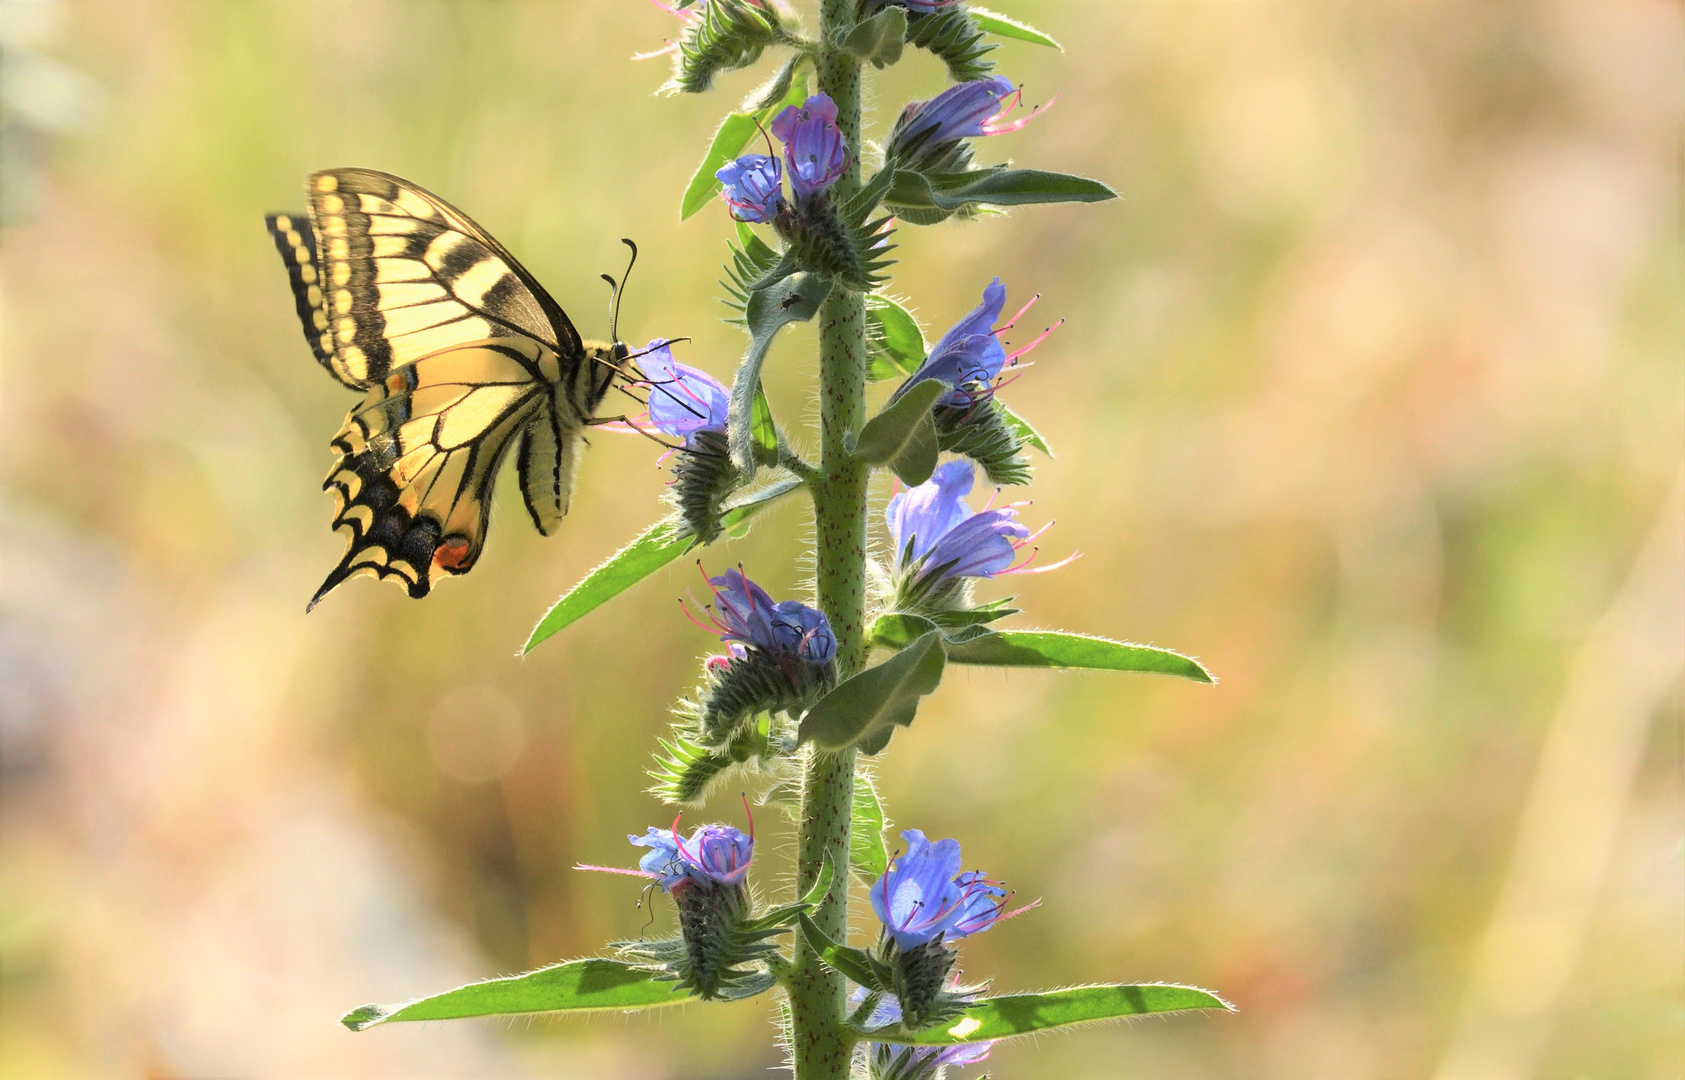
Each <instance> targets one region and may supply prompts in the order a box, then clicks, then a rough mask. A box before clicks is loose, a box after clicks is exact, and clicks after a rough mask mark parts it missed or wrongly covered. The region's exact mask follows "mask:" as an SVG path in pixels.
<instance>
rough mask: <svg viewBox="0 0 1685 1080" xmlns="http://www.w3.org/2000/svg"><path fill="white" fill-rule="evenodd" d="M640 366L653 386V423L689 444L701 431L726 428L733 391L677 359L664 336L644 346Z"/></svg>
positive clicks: (662, 430)
mask: <svg viewBox="0 0 1685 1080" xmlns="http://www.w3.org/2000/svg"><path fill="white" fill-rule="evenodd" d="M638 367H639V368H640V369H641V370H642V372H643V373H644V376H645V378H644V380H643V384H644V385H645V386H646V387H647V388H648V390H649V422H650V426H651V427H653V428H655V429H656V430H657V431H659V432H661V433H662V434H664V435H671V436H673V437H675V438H679V439H684V440H685V442H686V444H687V445H689V444H690V443H691V442H692V441H693V439H692V436H694V435H695V434H696V433H697V432H699V431H722V432H723V431H724V430H725V426H726V419H727V417H728V416H729V415H730V412H731V391H730V390H728V389H726V387H725V386H724V385H723V384H722V383H721V382H720V381H719V380H718V379H716V378H714V377H713V376H712V375H710V374H708V373H707V372H706V371H703V370H701V369H700V368H694V367H691V366H690V365H689V364H681V363H680V362H679V361H677V360H674V359H673V350H672V348H671V347H670V346H669V345H668V344H667V343H666V342H665V341H663V340H661V339H660V338H657V339H656V340H654V341H652V342H650V343H649V345H648V346H647V347H646V348H645V349H644V350H643V355H642V357H640V359H639V363H638Z"/></svg>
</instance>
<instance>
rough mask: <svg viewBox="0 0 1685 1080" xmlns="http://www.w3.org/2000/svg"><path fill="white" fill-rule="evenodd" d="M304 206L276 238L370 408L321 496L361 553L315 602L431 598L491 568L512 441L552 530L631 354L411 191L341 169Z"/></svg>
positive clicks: (340, 364)
mask: <svg viewBox="0 0 1685 1080" xmlns="http://www.w3.org/2000/svg"><path fill="white" fill-rule="evenodd" d="M306 192H307V194H308V196H309V202H310V210H309V212H308V214H272V215H270V216H269V218H268V225H269V232H270V234H271V236H272V237H273V238H274V240H275V246H276V248H277V249H278V250H279V251H280V253H281V258H282V261H283V262H284V263H285V264H286V267H287V273H288V277H289V279H290V281H291V283H292V288H293V295H294V299H295V301H296V306H297V309H298V315H299V320H300V322H301V323H302V324H303V327H304V336H305V338H306V340H308V341H309V343H310V347H311V350H312V352H313V353H314V354H315V356H316V359H317V361H318V362H320V363H321V364H322V366H323V367H325V368H327V369H328V371H329V372H331V373H332V374H333V376H334V377H335V378H336V379H338V380H339V381H340V382H342V383H344V384H345V385H346V386H348V387H351V388H353V389H357V390H361V391H363V392H364V395H365V396H364V399H363V401H362V403H361V404H360V405H359V406H358V407H357V408H355V409H353V410H352V411H351V413H350V415H349V416H347V417H346V419H345V424H344V426H343V427H342V428H341V429H340V431H339V434H338V435H337V436H335V438H334V440H333V443H332V446H333V449H334V451H335V452H336V453H337V454H338V460H337V461H336V463H335V465H334V468H333V471H332V472H330V473H329V474H328V478H327V480H326V481H325V483H324V484H323V486H324V488H325V489H326V490H328V491H330V492H332V493H333V495H334V497H335V503H336V505H335V512H334V521H333V524H334V527H335V528H336V529H338V528H343V529H346V530H347V532H348V536H349V544H348V545H347V548H346V552H345V557H344V558H343V559H342V560H341V561H340V564H339V565H338V566H336V567H335V568H334V570H333V572H332V573H330V574H329V575H328V577H327V580H326V581H324V582H323V583H322V587H321V589H319V590H318V591H317V593H316V595H315V597H314V598H313V599H312V600H311V602H310V605H311V606H312V607H314V606H315V604H316V602H317V601H319V600H320V599H321V598H322V597H323V596H325V595H326V594H327V593H328V592H329V591H330V590H332V589H333V588H334V587H335V586H336V585H338V584H339V583H340V582H342V581H344V580H346V579H347V578H349V577H352V576H353V575H356V574H361V573H368V574H374V575H377V576H379V577H382V578H387V577H390V578H395V579H397V580H398V581H399V582H400V583H402V584H403V585H405V586H406V587H407V588H408V590H409V594H410V595H411V596H414V597H421V596H425V595H427V593H428V591H429V590H430V589H431V588H432V584H433V581H434V574H435V572H439V573H444V574H465V573H467V572H468V571H469V570H470V569H472V568H473V566H474V563H475V561H476V560H477V559H478V558H479V556H480V550H481V548H482V547H483V545H484V543H485V533H486V523H487V520H488V517H489V514H490V510H491V489H492V485H493V483H494V481H495V480H496V477H497V472H498V468H499V466H500V465H501V464H502V462H503V460H504V458H505V457H506V455H507V453H508V451H509V449H510V448H511V447H512V446H514V445H515V444H516V442H517V441H518V442H519V445H520V453H519V463H520V472H521V490H522V494H523V496H524V497H525V500H526V504H527V509H528V511H529V513H530V514H531V515H532V519H533V523H534V525H536V526H537V527H538V530H539V531H540V532H541V533H544V534H545V535H549V534H551V533H553V532H554V531H555V529H556V527H557V526H558V525H559V524H560V523H561V519H562V517H563V515H565V514H566V513H567V507H568V496H569V493H570V492H571V491H572V486H573V462H574V459H575V458H576V457H577V453H578V444H579V442H580V437H581V435H582V433H583V430H584V428H585V425H586V424H588V423H589V422H590V421H591V420H592V418H593V416H594V414H595V411H596V408H597V406H598V404H599V403H600V402H601V400H602V397H603V395H604V394H606V393H607V391H608V388H609V385H610V382H611V380H612V378H613V376H614V374H615V372H616V368H617V364H618V362H619V360H620V359H621V358H622V357H623V356H624V355H625V350H624V347H623V346H621V347H619V348H618V349H617V348H616V347H615V346H612V345H602V344H598V343H595V342H593V343H590V344H587V343H585V342H583V341H581V340H580V337H579V332H578V331H577V330H575V329H574V327H573V324H572V323H571V322H570V321H569V320H568V317H567V315H566V314H565V313H564V312H563V311H562V309H561V307H560V306H559V305H558V304H557V303H556V302H555V300H553V299H551V297H550V295H549V294H548V293H547V292H545V291H544V289H543V287H542V286H540V285H539V284H538V282H537V281H536V280H534V279H533V277H532V275H531V274H529V273H528V272H527V271H526V269H525V268H523V267H522V266H521V264H520V263H518V262H517V261H516V260H515V258H514V256H512V255H510V254H509V252H508V251H507V250H506V249H505V248H504V247H503V245H501V244H499V243H498V242H497V241H496V240H494V239H493V238H492V237H491V236H489V235H487V233H486V232H485V230H483V229H481V228H480V227H479V226H478V225H476V224H475V223H474V222H473V221H472V220H471V219H469V218H468V216H467V215H465V214H463V213H462V212H461V211H459V210H457V209H456V208H454V207H452V206H451V205H450V204H449V203H446V202H445V201H444V200H443V199H440V198H439V197H438V196H436V195H433V194H430V193H429V192H427V191H425V190H423V189H422V188H420V187H418V186H416V185H415V184H412V183H410V182H408V181H406V180H402V179H399V178H398V177H396V176H391V175H389V174H387V173H381V172H375V171H373V170H369V169H330V170H328V171H325V172H320V173H316V174H315V175H313V176H311V177H310V179H309V181H308V182H307V184H306ZM517 437H518V438H517Z"/></svg>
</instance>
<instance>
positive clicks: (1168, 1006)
mask: <svg viewBox="0 0 1685 1080" xmlns="http://www.w3.org/2000/svg"><path fill="white" fill-rule="evenodd" d="M839 970H840V969H839ZM1193 1009H1222V1010H1224V1011H1227V1012H1233V1011H1234V1006H1233V1005H1230V1004H1229V1003H1228V1002H1226V1001H1224V1000H1223V999H1222V998H1220V997H1218V996H1217V995H1216V994H1213V993H1211V992H1210V991H1208V990H1201V989H1199V988H1198V987H1194V986H1174V985H1169V984H1164V983H1146V984H1133V985H1130V984H1118V985H1113V986H1074V987H1071V988H1069V989H1065V990H1046V991H1043V992H1041V993H1038V994H1008V995H1003V996H1001V997H992V998H983V999H982V1000H980V1001H975V1002H972V1003H971V1004H970V1005H968V1006H966V1007H965V1009H964V1011H963V1012H961V1013H960V1015H959V1016H958V1017H957V1018H952V1019H949V1020H947V1021H944V1022H943V1023H942V1024H940V1025H938V1026H935V1027H928V1028H925V1029H923V1030H921V1031H909V1030H907V1029H905V1028H901V1027H889V1028H877V1029H874V1030H870V1031H867V1030H863V1029H859V1028H857V1029H856V1030H858V1031H860V1033H861V1034H862V1035H869V1036H870V1037H871V1039H872V1040H873V1041H874V1042H885V1043H895V1044H899V1045H903V1046H955V1045H958V1044H961V1043H979V1042H992V1041H995V1040H997V1039H1011V1038H1015V1037H1018V1036H1021V1035H1034V1034H1036V1033H1037V1032H1042V1031H1053V1030H1056V1029H1058V1028H1063V1027H1071V1026H1073V1025H1076V1024H1093V1023H1100V1022H1103V1021H1106V1020H1121V1019H1123V1018H1124V1017H1129V1016H1145V1015H1149V1014H1153V1013H1172V1012H1186V1011H1189V1010H1193Z"/></svg>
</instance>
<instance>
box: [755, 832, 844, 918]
mask: <svg viewBox="0 0 1685 1080" xmlns="http://www.w3.org/2000/svg"><path fill="white" fill-rule="evenodd" d="M836 876H837V864H836V863H835V862H834V861H832V859H831V853H830V852H828V851H827V852H826V853H825V861H824V862H823V863H821V864H820V865H819V876H818V877H816V878H814V879H813V884H812V885H811V886H809V888H808V890H807V892H806V893H805V894H803V896H802V898H801V899H799V900H797V901H796V902H795V903H793V904H785V905H784V906H783V907H778V908H773V909H772V910H771V911H769V912H767V913H766V914H765V915H762V916H761V917H760V918H758V919H753V920H751V921H750V922H747V923H744V924H743V928H744V929H745V930H747V931H750V932H758V931H762V930H770V929H772V928H773V927H775V926H784V925H786V924H789V923H793V922H795V921H796V920H797V919H798V918H800V917H801V916H803V915H806V914H807V913H808V912H810V911H812V910H813V909H814V908H816V907H818V906H819V902H820V901H821V900H824V899H825V896H826V894H828V893H829V892H830V891H831V880H832V879H833V878H835V877H836Z"/></svg>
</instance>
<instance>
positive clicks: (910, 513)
mask: <svg viewBox="0 0 1685 1080" xmlns="http://www.w3.org/2000/svg"><path fill="white" fill-rule="evenodd" d="M975 475H976V474H975V473H974V471H973V470H972V468H971V463H970V462H968V461H963V460H960V461H950V462H947V463H946V464H944V465H939V466H937V468H936V471H935V472H934V473H933V474H931V477H930V479H929V480H927V481H925V482H924V483H922V484H920V485H919V486H918V487H915V488H909V489H908V490H906V491H903V492H901V493H900V494H899V495H897V496H895V497H894V498H893V499H891V500H889V507H888V509H886V510H885V511H884V522H885V523H886V524H887V525H888V526H889V535H890V538H891V539H892V540H893V541H894V542H895V557H896V558H897V559H900V558H901V555H902V552H903V551H904V550H905V549H906V546H907V538H908V537H912V538H913V558H914V559H915V560H916V559H918V558H920V557H922V556H924V555H926V554H928V553H929V551H930V549H931V548H933V547H935V546H936V543H937V541H939V540H941V539H942V537H944V536H946V535H947V534H948V532H949V531H950V530H952V529H953V528H954V527H955V526H956V525H958V524H959V523H960V522H962V521H964V520H965V519H966V518H968V517H970V516H971V507H969V506H967V505H966V503H965V495H966V494H967V493H968V492H970V491H971V485H972V484H973V483H974V482H975Z"/></svg>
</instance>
